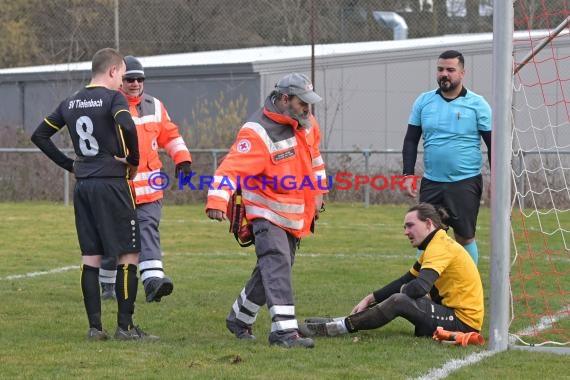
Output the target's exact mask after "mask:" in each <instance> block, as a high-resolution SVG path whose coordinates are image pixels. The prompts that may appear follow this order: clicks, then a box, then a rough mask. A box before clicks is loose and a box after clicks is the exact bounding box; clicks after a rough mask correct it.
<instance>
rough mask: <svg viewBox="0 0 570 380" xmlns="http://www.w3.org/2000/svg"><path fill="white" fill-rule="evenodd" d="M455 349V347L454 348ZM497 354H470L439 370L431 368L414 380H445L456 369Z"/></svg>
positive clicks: (449, 362)
mask: <svg viewBox="0 0 570 380" xmlns="http://www.w3.org/2000/svg"><path fill="white" fill-rule="evenodd" d="M454 348H455V347H454ZM496 353H497V351H482V352H478V353H476V354H471V355H469V356H467V357H465V358H463V359H453V360H450V361H448V362H447V363H445V364H444V365H443V366H442V367H440V368H433V369H431V370H430V371H429V372H428V373H426V374H425V375H423V376H420V377H418V378H417V379H416V380H439V379H445V378H446V377H447V376H449V375H450V374H451V373H452V372H454V371H457V370H458V369H460V368H462V367H465V366H468V365H471V364H475V363H477V362H479V361H481V360H483V359H485V358H487V357H489V356H493V355H495V354H496Z"/></svg>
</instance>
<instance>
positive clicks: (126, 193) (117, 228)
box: [73, 178, 140, 257]
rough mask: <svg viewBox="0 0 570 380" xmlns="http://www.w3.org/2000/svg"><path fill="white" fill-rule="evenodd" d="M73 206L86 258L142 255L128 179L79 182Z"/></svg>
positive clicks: (92, 179) (74, 194)
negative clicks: (92, 256)
mask: <svg viewBox="0 0 570 380" xmlns="http://www.w3.org/2000/svg"><path fill="white" fill-rule="evenodd" d="M73 204H74V208H75V227H76V229H77V237H78V239H79V247H80V249H81V254H82V255H83V256H91V255H103V256H110V257H117V256H119V255H122V254H126V253H138V252H140V231H139V224H138V221H137V217H136V213H135V205H134V201H133V196H132V192H131V189H130V188H129V184H128V182H127V180H126V179H124V178H88V179H78V180H77V182H76V184H75V190H74V193H73Z"/></svg>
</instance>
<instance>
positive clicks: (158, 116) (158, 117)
mask: <svg viewBox="0 0 570 380" xmlns="http://www.w3.org/2000/svg"><path fill="white" fill-rule="evenodd" d="M153 100H154V114H152V115H145V116H143V117H138V116H131V117H132V118H133V121H134V122H135V125H141V124H146V123H160V122H161V121H162V112H161V110H162V107H161V106H160V101H159V100H158V99H157V98H153Z"/></svg>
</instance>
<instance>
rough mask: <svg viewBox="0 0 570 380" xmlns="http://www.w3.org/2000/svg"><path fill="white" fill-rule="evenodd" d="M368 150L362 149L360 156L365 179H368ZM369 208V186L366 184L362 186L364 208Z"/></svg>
mask: <svg viewBox="0 0 570 380" xmlns="http://www.w3.org/2000/svg"><path fill="white" fill-rule="evenodd" d="M370 153H371V152H370V149H363V150H362V154H363V155H364V174H365V175H366V177H368V178H370V169H369V168H370V165H369V162H370ZM368 206H370V184H369V183H367V184H366V185H365V186H364V207H366V208H368Z"/></svg>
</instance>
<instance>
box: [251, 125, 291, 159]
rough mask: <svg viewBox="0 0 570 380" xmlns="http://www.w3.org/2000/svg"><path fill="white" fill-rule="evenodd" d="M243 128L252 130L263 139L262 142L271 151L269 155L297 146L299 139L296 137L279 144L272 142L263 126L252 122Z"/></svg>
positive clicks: (278, 142)
mask: <svg viewBox="0 0 570 380" xmlns="http://www.w3.org/2000/svg"><path fill="white" fill-rule="evenodd" d="M243 128H249V129H252V130H253V131H254V132H255V133H256V134H257V135H258V136H259V137H260V138H261V140H262V141H263V143H264V144H265V146H266V147H267V150H269V153H273V152H277V151H278V150H283V149H289V148H293V147H295V146H297V139H296V138H295V136H293V137H290V138H288V139H285V140H281V141H277V142H273V141H271V138H270V137H269V135H268V134H267V131H266V130H265V128H263V127H262V126H261V125H259V124H257V123H252V122H248V123H245V124H244V126H243Z"/></svg>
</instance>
